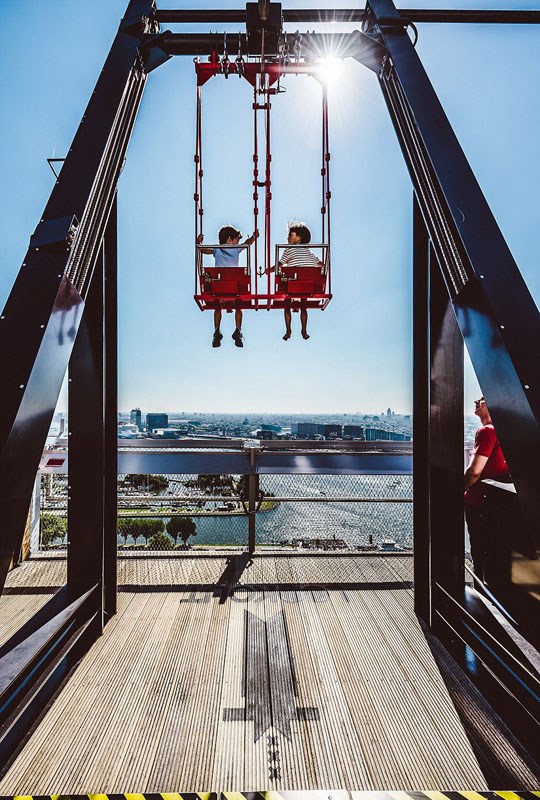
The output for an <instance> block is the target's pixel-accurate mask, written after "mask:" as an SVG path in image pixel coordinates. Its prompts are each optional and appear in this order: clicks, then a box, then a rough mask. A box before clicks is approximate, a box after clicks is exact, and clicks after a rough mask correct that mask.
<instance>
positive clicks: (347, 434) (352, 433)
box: [343, 425, 364, 439]
mask: <svg viewBox="0 0 540 800" xmlns="http://www.w3.org/2000/svg"><path fill="white" fill-rule="evenodd" d="M343 438H344V439H348V438H351V439H363V438H364V428H363V426H362V425H344V426H343Z"/></svg>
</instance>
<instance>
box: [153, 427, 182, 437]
mask: <svg viewBox="0 0 540 800" xmlns="http://www.w3.org/2000/svg"><path fill="white" fill-rule="evenodd" d="M148 434H149V435H150V436H151V437H152V438H156V439H179V438H180V431H179V430H178V428H152V429H148Z"/></svg>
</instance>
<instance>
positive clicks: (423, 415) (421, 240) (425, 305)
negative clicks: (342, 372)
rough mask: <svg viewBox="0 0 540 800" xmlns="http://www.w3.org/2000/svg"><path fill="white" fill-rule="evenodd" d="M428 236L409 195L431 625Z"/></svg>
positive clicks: (421, 592)
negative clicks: (411, 219) (410, 201)
mask: <svg viewBox="0 0 540 800" xmlns="http://www.w3.org/2000/svg"><path fill="white" fill-rule="evenodd" d="M429 367H430V364H429V236H428V232H427V230H426V226H425V224H424V219H423V217H422V212H421V211H420V206H419V205H418V201H417V199H416V196H414V198H413V440H414V451H413V496H414V505H413V528H414V549H413V556H414V605H415V611H416V613H417V614H418V616H419V617H421V618H422V619H423V620H424V622H425V623H426V624H427V625H429V626H431V592H430V586H431V547H430V545H431V542H430V533H431V526H430V514H429V510H430V505H429V488H430V486H429V472H430V470H429V418H430V413H429V407H430V406H429V403H430V394H429V378H430V368H429Z"/></svg>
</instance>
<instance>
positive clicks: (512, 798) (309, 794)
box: [0, 789, 540, 800]
mask: <svg viewBox="0 0 540 800" xmlns="http://www.w3.org/2000/svg"><path fill="white" fill-rule="evenodd" d="M0 800H540V791H532V790H531V791H526V792H525V791H524V792H521V791H496V792H495V791H493V792H485V791H472V790H471V791H460V792H446V791H445V792H435V791H429V792H410V791H407V792H366V791H362V792H354V791H348V790H345V789H343V790H341V789H336V790H327V789H325V790H310V789H307V790H298V791H290V792H276V791H273V790H272V791H268V792H264V791H263V792H160V793H152V794H130V793H126V794H52V795H51V794H39V795H38V794H34V795H0Z"/></svg>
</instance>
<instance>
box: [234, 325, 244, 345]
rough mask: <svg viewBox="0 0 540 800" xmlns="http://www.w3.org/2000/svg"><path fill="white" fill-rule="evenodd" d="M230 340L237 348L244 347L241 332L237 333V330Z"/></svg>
mask: <svg viewBox="0 0 540 800" xmlns="http://www.w3.org/2000/svg"><path fill="white" fill-rule="evenodd" d="M232 338H233V339H234V343H235V345H236V346H237V347H243V346H244V337H243V336H242V332H241V331H239V330H238V328H237V329H236V330H235V332H234V333H233V335H232Z"/></svg>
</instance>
